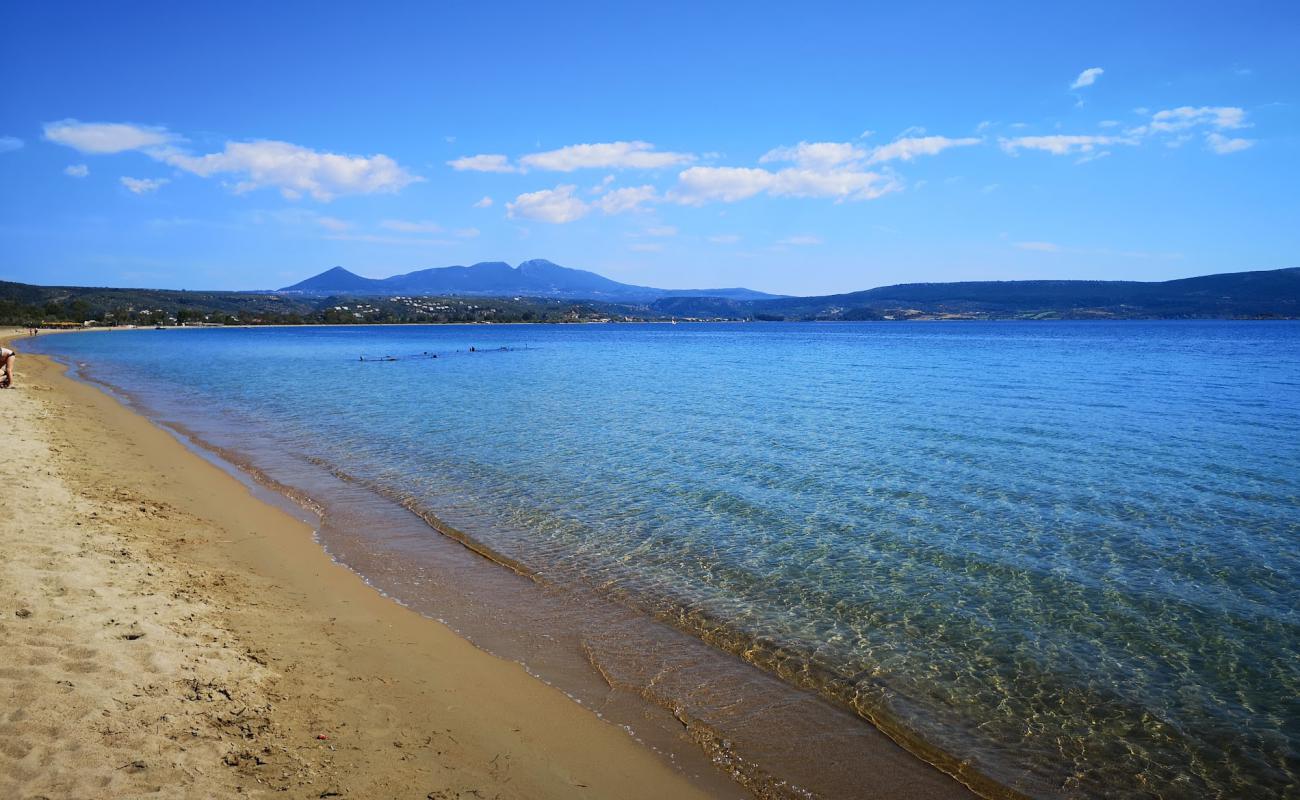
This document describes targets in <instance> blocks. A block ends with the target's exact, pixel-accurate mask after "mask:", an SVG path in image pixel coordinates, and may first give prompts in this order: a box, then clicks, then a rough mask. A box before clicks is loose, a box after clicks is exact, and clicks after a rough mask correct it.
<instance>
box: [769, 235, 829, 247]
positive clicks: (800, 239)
mask: <svg viewBox="0 0 1300 800" xmlns="http://www.w3.org/2000/svg"><path fill="white" fill-rule="evenodd" d="M821 243H822V238H821V237H820V236H807V235H804V236H787V237H785V238H784V239H780V240H778V241H777V244H778V245H782V246H785V247H812V246H814V245H819V244H821Z"/></svg>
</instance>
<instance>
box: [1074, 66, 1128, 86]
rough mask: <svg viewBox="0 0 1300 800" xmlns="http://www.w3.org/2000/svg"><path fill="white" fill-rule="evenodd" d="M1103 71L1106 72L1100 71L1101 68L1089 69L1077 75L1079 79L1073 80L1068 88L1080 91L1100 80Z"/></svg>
mask: <svg viewBox="0 0 1300 800" xmlns="http://www.w3.org/2000/svg"><path fill="white" fill-rule="evenodd" d="M1105 71H1106V70H1104V69H1102V68H1101V67H1089V68H1087V69H1085V70H1084V71H1083V72H1080V73H1079V77H1077V78H1075V79H1074V83H1072V84H1070V88H1071V89H1082V88H1083V87H1085V86H1091V85H1093V84H1094V83H1096V82H1097V79H1098V78H1100V77H1101V76H1102V73H1104V72H1105ZM1122 77H1123V76H1121V78H1122ZM1121 82H1122V81H1121Z"/></svg>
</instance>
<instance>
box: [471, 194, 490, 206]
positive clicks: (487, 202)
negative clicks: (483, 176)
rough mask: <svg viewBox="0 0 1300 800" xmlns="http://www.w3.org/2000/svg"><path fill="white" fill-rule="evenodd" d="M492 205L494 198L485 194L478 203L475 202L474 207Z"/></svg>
mask: <svg viewBox="0 0 1300 800" xmlns="http://www.w3.org/2000/svg"><path fill="white" fill-rule="evenodd" d="M491 207H492V198H491V197H488V196H487V195H483V197H482V199H480V200H479V201H478V202H477V203H475V204H474V208H491Z"/></svg>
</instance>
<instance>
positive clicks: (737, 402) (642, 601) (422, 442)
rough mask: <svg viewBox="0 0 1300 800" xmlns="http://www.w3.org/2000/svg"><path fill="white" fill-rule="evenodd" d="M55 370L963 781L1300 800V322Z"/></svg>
mask: <svg viewBox="0 0 1300 800" xmlns="http://www.w3.org/2000/svg"><path fill="white" fill-rule="evenodd" d="M20 345H26V347H24V349H36V350H40V351H43V352H47V353H51V354H54V355H56V356H57V357H59V358H61V359H63V360H65V361H67V362H69V363H71V364H74V365H79V368H80V370H81V372H82V374H84V375H86V376H89V377H90V378H93V379H95V380H97V381H101V382H104V383H107V384H109V385H110V386H113V387H115V388H117V389H119V390H120V391H121V392H123V393H124V394H125V395H127V396H129V397H130V398H132V400H133V402H136V403H137V404H139V405H140V406H141V407H143V408H144V409H145V410H146V411H148V412H150V413H152V414H153V415H155V416H156V417H158V418H160V419H163V420H166V421H169V422H172V423H174V424H176V425H178V426H181V427H183V428H185V429H186V430H189V431H190V432H192V433H194V434H195V435H196V436H198V437H200V438H202V439H204V440H207V441H209V442H211V443H212V444H214V445H216V446H219V447H221V448H223V449H224V450H225V451H228V452H230V453H236V454H237V453H241V452H242V453H249V454H254V455H256V454H257V453H261V454H266V453H272V452H274V453H277V454H279V456H278V457H276V458H269V457H267V456H265V455H262V456H260V457H258V458H254V459H253V460H254V461H257V463H258V466H259V468H260V469H262V470H264V471H265V472H266V473H268V474H269V476H270V478H272V479H274V480H275V481H276V482H278V483H280V484H283V485H285V486H291V487H292V486H298V487H300V488H302V487H303V482H302V481H301V480H298V479H297V478H296V476H295V469H296V468H295V466H294V465H295V464H310V465H314V466H315V467H316V468H319V469H324V470H327V471H329V472H330V473H331V474H333V475H335V476H336V477H338V478H340V479H343V480H346V481H347V482H348V483H349V484H350V485H352V486H354V487H362V488H364V489H365V490H366V491H372V492H375V493H379V494H382V495H383V496H385V497H388V498H393V499H395V500H397V501H399V502H401V503H402V504H403V505H405V506H406V507H407V508H409V509H411V510H413V511H416V512H417V513H419V514H421V515H422V516H424V517H425V518H426V519H429V520H431V521H435V522H436V521H442V522H443V523H446V524H447V525H450V526H454V527H455V528H456V529H457V530H458V531H460V532H463V534H464V535H465V536H467V537H469V538H470V539H471V540H473V543H474V544H475V546H477V547H480V548H481V549H482V550H483V551H484V552H488V553H490V554H492V555H493V556H494V557H495V558H497V559H499V560H501V561H505V562H509V563H512V564H514V565H515V566H516V567H517V568H518V569H520V570H522V571H525V572H527V573H529V574H532V575H535V576H537V578H538V579H539V581H543V582H544V583H545V584H546V585H547V586H548V587H550V590H553V591H573V592H582V593H587V594H591V595H599V596H602V597H604V598H607V599H610V600H612V601H614V602H616V603H617V604H620V605H621V606H625V607H628V608H632V609H635V610H637V612H638V613H641V614H644V615H648V616H653V617H656V618H658V619H659V620H663V621H667V622H669V623H671V624H672V625H674V626H675V627H677V628H679V629H681V630H684V631H686V632H688V633H690V634H692V635H693V636H695V637H698V638H700V639H702V640H704V641H707V642H709V643H710V644H711V645H712V646H713V647H715V648H716V649H719V650H723V651H726V652H728V653H731V654H733V655H732V656H730V657H731V658H743V659H745V660H748V661H749V662H751V663H753V664H756V665H758V666H759V667H761V668H763V669H764V670H767V671H769V672H770V673H772V674H774V675H778V676H780V677H781V679H782V680H785V681H787V682H789V683H791V684H793V685H798V686H801V687H803V688H804V689H805V690H809V691H813V692H817V693H820V694H821V695H822V696H823V697H825V698H828V699H829V700H830V701H831V702H832V703H834V704H836V705H838V706H839V707H840V708H845V709H850V710H852V711H853V712H854V713H856V714H858V715H859V716H861V717H864V718H867V719H871V720H873V721H874V722H875V723H877V724H879V725H880V726H882V727H883V728H884V729H886V730H887V731H889V732H890V733H891V734H892V735H894V736H895V737H896V738H898V739H899V740H901V741H904V742H905V743H907V744H908V746H909V747H910V748H911V749H913V751H915V752H918V753H919V754H921V755H922V756H923V757H925V758H927V759H929V760H932V761H935V762H938V763H940V764H942V765H946V766H947V767H948V768H949V769H964V770H966V771H967V772H968V773H970V774H978V775H980V776H984V777H986V778H988V779H990V780H992V781H994V782H996V783H997V784H1000V785H1001V786H1003V787H1006V788H1007V789H1009V790H1012V791H1015V792H1020V793H1024V794H1027V795H1031V796H1041V797H1057V796H1066V797H1096V798H1101V797H1252V798H1268V797H1294V796H1296V792H1297V788H1296V787H1297V782H1298V781H1300V774H1298V770H1300V760H1298V759H1300V700H1298V699H1297V698H1300V610H1298V607H1300V603H1298V601H1300V324H1298V323H1294V322H1190V321H1189V322H1086V323H1084V322H1081V323H1069V322H1044V323H1020V322H1016V323H989V322H971V323H966V322H958V323H933V324H929V323H820V324H819V323H807V324H802V323H800V324H795V323H774V324H765V323H751V324H740V323H737V324H694V325H688V324H683V325H569V326H408V327H319V328H278V329H270V328H264V329H196V330H167V331H155V330H139V331H129V332H113V333H86V334H76V335H60V336H49V337H46V338H41V339H39V340H37V341H36V342H34V343H28V342H20ZM471 347H473V348H474V351H472V352H471V351H470V348H471ZM435 356H436V357H435ZM388 358H391V359H393V360H386V359H388ZM251 457H252V456H250V458H251ZM259 459H260V460H259ZM302 491H303V492H304V493H306V494H309V495H310V494H311V490H310V487H307V488H303V489H302ZM351 528H352V529H351V530H350V533H349V535H350V536H353V537H356V538H357V539H358V540H364V539H365V537H366V536H367V535H368V533H367V530H368V529H367V526H366V525H365V524H363V523H360V522H357V523H354V524H352V525H351ZM420 535H421V536H424V537H428V538H430V539H432V538H440V537H442V534H441V533H439V532H438V531H437V530H435V529H434V528H433V527H426V528H424V529H423V532H422V533H421V534H420ZM400 560H401V559H400V558H396V557H389V558H388V561H387V562H385V563H386V564H387V566H385V567H384V569H389V568H391V569H394V570H400V568H401V564H400V563H396V562H399V561H400ZM362 571H363V572H364V571H365V570H364V568H362ZM403 585H405V586H407V589H406V590H405V591H409V592H411V593H413V594H414V593H418V591H419V589H418V585H419V582H418V581H411V582H408V583H407V584H403ZM400 599H408V600H412V601H413V602H414V600H415V599H418V598H400ZM862 724H863V725H865V724H866V723H865V722H863V723H862ZM777 727H779V726H777ZM770 734H771V737H772V738H773V739H779V737H780V735H781V732H780V730H772V731H771V732H770ZM863 781H864V783H866V782H869V776H863Z"/></svg>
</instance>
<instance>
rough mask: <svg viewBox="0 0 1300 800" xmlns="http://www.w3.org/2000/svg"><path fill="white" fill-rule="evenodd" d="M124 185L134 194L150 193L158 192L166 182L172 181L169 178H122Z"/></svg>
mask: <svg viewBox="0 0 1300 800" xmlns="http://www.w3.org/2000/svg"><path fill="white" fill-rule="evenodd" d="M120 180H121V182H122V185H123V186H125V187H126V188H127V190H128V191H130V192H131V193H132V194H148V193H149V192H156V191H158V189H160V188H161V187H162V186H164V185H165V184H168V183H170V182H171V181H169V180H168V179H167V178H128V177H125V176H123V177H122V178H120Z"/></svg>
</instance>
